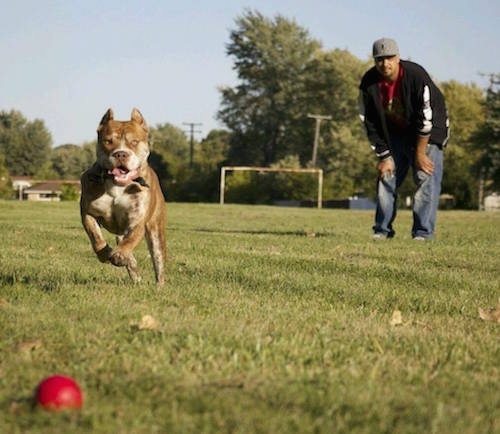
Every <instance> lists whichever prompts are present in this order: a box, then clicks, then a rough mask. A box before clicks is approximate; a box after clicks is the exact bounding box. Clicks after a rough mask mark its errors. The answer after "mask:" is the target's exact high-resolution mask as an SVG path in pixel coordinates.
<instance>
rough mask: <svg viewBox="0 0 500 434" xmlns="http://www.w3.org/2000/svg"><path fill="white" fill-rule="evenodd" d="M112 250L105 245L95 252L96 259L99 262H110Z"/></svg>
mask: <svg viewBox="0 0 500 434" xmlns="http://www.w3.org/2000/svg"><path fill="white" fill-rule="evenodd" d="M112 251H113V249H112V248H111V247H110V246H109V244H106V246H104V248H102V249H101V250H99V251H98V252H96V254H97V258H99V261H101V262H108V261H109V260H110V256H111V252H112Z"/></svg>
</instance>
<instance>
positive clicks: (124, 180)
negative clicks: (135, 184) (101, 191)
mask: <svg viewBox="0 0 500 434" xmlns="http://www.w3.org/2000/svg"><path fill="white" fill-rule="evenodd" d="M108 174H109V175H111V176H112V177H113V182H114V183H115V184H116V185H120V186H125V185H128V184H130V183H131V182H132V181H133V180H134V179H135V178H137V177H138V175H139V173H138V171H137V170H130V171H127V170H125V169H122V168H121V167H115V168H114V169H111V170H108Z"/></svg>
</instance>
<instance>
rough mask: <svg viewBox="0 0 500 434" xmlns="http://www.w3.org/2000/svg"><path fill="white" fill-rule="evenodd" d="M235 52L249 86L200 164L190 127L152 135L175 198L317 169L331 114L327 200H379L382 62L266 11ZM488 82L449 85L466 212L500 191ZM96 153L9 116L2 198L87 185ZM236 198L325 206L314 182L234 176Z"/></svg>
mask: <svg viewBox="0 0 500 434" xmlns="http://www.w3.org/2000/svg"><path fill="white" fill-rule="evenodd" d="M226 53H227V55H228V56H229V57H230V58H231V59H232V61H233V68H234V70H235V72H236V74H237V78H238V81H237V84H236V85H235V86H234V87H221V88H220V89H219V91H220V96H221V104H220V107H219V110H218V112H217V114H216V116H217V118H218V119H219V120H220V121H221V122H222V124H223V125H224V126H225V129H223V130H212V131H210V132H209V133H208V135H207V136H206V137H205V138H203V139H202V140H199V141H195V143H194V150H193V151H194V152H193V155H194V157H193V160H192V161H191V158H190V154H191V153H190V143H189V141H188V139H187V137H186V135H185V133H184V131H183V130H182V129H181V128H178V127H176V126H174V125H172V124H169V123H165V124H158V125H156V126H152V127H151V133H150V141H151V148H152V152H151V156H150V164H151V165H152V166H153V168H154V169H155V170H156V171H157V173H158V175H159V177H160V180H161V183H162V187H163V190H164V192H165V195H166V197H167V199H168V200H172V201H206V202H214V201H217V200H218V197H219V191H218V189H219V175H220V167H221V166H223V165H249V166H266V167H268V166H270V167H295V168H298V167H311V166H312V154H313V141H314V134H315V120H314V118H313V117H311V115H313V116H328V119H325V120H324V121H322V123H321V124H320V130H319V136H318V139H319V140H318V147H317V156H316V161H315V164H316V167H318V168H322V169H323V171H324V191H323V197H324V198H328V199H336V198H346V197H349V196H352V195H354V194H359V193H364V194H365V195H366V196H368V197H370V196H373V195H374V190H375V187H374V180H375V177H376V173H375V157H374V156H373V154H372V151H371V149H370V146H369V144H368V141H367V139H366V137H365V134H364V131H363V127H362V125H361V122H360V120H359V117H358V103H357V98H358V84H359V80H360V78H361V76H362V74H363V73H364V72H365V71H366V70H367V69H368V68H369V67H370V66H371V60H360V59H358V58H356V57H355V56H354V55H352V54H351V53H349V51H347V50H340V49H333V50H326V49H324V48H323V46H322V44H321V43H320V42H319V41H318V40H316V39H314V38H313V37H312V36H311V35H310V34H309V32H308V31H307V30H306V29H304V28H303V27H301V26H300V25H298V24H297V23H296V22H295V21H294V20H290V19H287V18H286V17H284V16H281V15H277V16H275V17H273V18H269V17H265V16H263V15H262V14H260V13H259V12H257V11H245V13H243V14H242V15H241V16H238V17H237V18H236V19H235V22H234V28H233V29H232V30H231V31H230V34H229V42H228V43H227V44H226ZM430 72H431V74H432V71H430ZM489 78H490V85H489V87H488V88H487V89H481V88H479V87H478V86H477V85H476V84H474V83H468V84H462V83H459V82H457V81H455V80H451V81H447V82H441V83H438V85H439V86H440V88H441V90H442V91H443V94H444V95H445V98H446V101H447V106H448V111H449V117H450V121H451V138H450V141H449V145H448V148H447V149H446V151H445V172H444V178H443V188H442V191H443V193H448V194H450V195H452V196H453V197H454V199H455V206H456V207H458V208H463V209H474V208H477V207H478V200H479V199H478V192H479V190H480V186H481V188H482V189H483V191H484V192H485V194H486V193H488V192H492V191H499V190H500V93H499V85H500V74H498V73H497V74H493V73H492V74H490V76H489ZM94 151H95V142H88V143H83V144H80V145H76V144H66V145H62V146H58V147H56V148H52V138H51V134H50V132H49V131H48V130H47V128H46V127H45V125H44V123H43V121H41V120H35V121H28V120H27V119H25V118H24V116H23V115H22V113H20V112H18V111H15V110H11V111H2V112H0V194H2V195H3V196H5V195H7V194H8V182H9V181H8V178H9V176H15V175H28V176H33V177H35V178H39V179H70V178H71V179H74V178H78V177H79V176H80V174H81V172H82V171H83V170H85V168H86V167H88V166H89V165H91V164H92V162H93V161H94ZM227 188H228V191H227V192H226V198H227V200H228V201H233V202H246V203H248V202H250V203H270V202H272V201H273V200H277V199H304V198H314V195H315V188H316V185H315V178H314V177H309V178H308V177H307V176H305V177H304V176H301V177H297V176H296V175H290V174H274V173H268V174H265V175H263V174H258V173H234V174H233V175H232V176H231V177H229V178H228V180H227ZM411 188H412V187H411V184H410V183H409V182H408V184H407V185H404V186H403V188H402V191H401V197H404V196H405V195H406V194H410V191H411Z"/></svg>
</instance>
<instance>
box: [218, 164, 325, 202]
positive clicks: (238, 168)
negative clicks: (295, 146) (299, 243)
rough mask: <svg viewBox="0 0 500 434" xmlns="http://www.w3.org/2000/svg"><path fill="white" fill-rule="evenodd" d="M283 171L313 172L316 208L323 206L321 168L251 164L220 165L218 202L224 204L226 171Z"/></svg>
mask: <svg viewBox="0 0 500 434" xmlns="http://www.w3.org/2000/svg"><path fill="white" fill-rule="evenodd" d="M235 171H240V172H262V173H264V172H284V173H315V174H316V175H317V177H318V199H317V203H318V208H322V206H323V169H292V168H272V167H252V166H222V167H221V169H220V196H219V197H220V204H221V205H223V204H224V193H225V191H226V173H227V172H235Z"/></svg>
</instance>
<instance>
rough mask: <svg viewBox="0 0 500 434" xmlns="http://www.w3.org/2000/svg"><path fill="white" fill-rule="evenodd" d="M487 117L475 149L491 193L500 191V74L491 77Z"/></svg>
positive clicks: (486, 107) (487, 95) (479, 166)
mask: <svg viewBox="0 0 500 434" xmlns="http://www.w3.org/2000/svg"><path fill="white" fill-rule="evenodd" d="M485 110H486V116H485V120H484V123H483V125H482V126H481V128H480V129H479V131H478V132H477V134H476V136H475V149H476V151H477V152H478V153H479V155H480V157H479V159H478V164H477V166H476V167H477V169H478V170H479V176H480V177H483V178H485V181H486V183H487V187H488V189H489V190H491V191H498V190H499V189H500V74H492V75H491V76H490V86H489V87H488V89H487V91H486V101H485Z"/></svg>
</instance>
